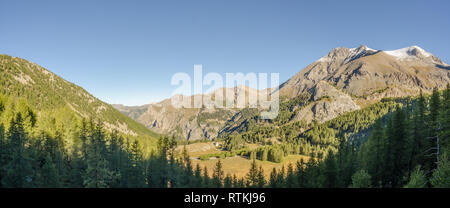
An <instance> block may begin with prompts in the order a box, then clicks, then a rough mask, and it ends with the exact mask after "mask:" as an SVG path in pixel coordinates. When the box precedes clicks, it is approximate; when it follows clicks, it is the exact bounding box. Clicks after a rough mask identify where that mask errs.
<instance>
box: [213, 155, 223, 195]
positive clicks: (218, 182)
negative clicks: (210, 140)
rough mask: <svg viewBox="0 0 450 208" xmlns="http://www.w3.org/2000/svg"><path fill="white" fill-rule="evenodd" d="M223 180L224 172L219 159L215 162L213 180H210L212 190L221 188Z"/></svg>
mask: <svg viewBox="0 0 450 208" xmlns="http://www.w3.org/2000/svg"><path fill="white" fill-rule="evenodd" d="M223 178H224V172H223V169H222V162H221V161H220V159H219V160H217V163H216V166H215V168H214V172H213V178H212V186H213V187H214V188H221V187H222V183H223Z"/></svg>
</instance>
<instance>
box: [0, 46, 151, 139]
mask: <svg viewBox="0 0 450 208" xmlns="http://www.w3.org/2000/svg"><path fill="white" fill-rule="evenodd" d="M0 94H4V95H8V96H10V97H12V98H23V99H25V100H26V101H27V102H28V103H29V104H30V105H31V106H33V107H34V110H36V111H37V113H39V114H41V113H42V114H53V112H55V111H57V112H59V111H64V112H67V113H69V114H70V113H72V112H73V113H75V114H77V115H78V116H81V117H85V118H89V117H96V118H98V119H101V121H102V123H103V125H104V128H105V129H107V130H109V131H112V130H117V131H119V132H121V133H123V134H127V135H130V136H138V135H139V136H144V135H148V136H151V137H157V134H155V133H153V132H151V131H150V130H148V129H147V128H145V126H143V125H142V124H139V123H138V122H136V121H134V120H133V119H131V118H129V117H127V116H125V115H123V114H122V113H120V112H118V111H117V110H116V109H115V108H113V107H112V106H111V105H109V104H107V103H104V102H102V101H100V100H98V99H97V98H95V97H94V96H92V95H91V94H89V93H88V92H87V91H86V90H84V89H83V88H81V87H79V86H77V85H75V84H73V83H70V82H68V81H66V80H64V79H62V78H61V77H59V76H57V75H55V74H53V73H52V72H50V71H48V70H47V69H44V68H43V67H40V66H38V65H36V64H34V63H31V62H29V61H27V60H24V59H21V58H16V57H11V56H8V55H0Z"/></svg>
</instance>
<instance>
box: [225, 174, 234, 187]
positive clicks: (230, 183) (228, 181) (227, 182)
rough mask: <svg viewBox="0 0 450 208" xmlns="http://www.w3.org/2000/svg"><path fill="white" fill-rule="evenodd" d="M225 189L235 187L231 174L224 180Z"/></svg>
mask: <svg viewBox="0 0 450 208" xmlns="http://www.w3.org/2000/svg"><path fill="white" fill-rule="evenodd" d="M223 187H224V188H232V187H233V178H232V177H231V175H230V174H227V175H226V176H225V178H224V179H223Z"/></svg>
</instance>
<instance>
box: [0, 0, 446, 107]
mask: <svg viewBox="0 0 450 208" xmlns="http://www.w3.org/2000/svg"><path fill="white" fill-rule="evenodd" d="M361 44H365V45H367V46H368V47H370V48H373V49H381V50H392V49H398V48H403V47H407V46H411V45H418V46H420V47H422V48H423V49H425V50H427V51H429V52H431V53H433V54H434V55H436V56H438V57H439V58H441V59H442V60H443V61H444V62H446V63H450V1H446V0H442V1H437V0H431V1H430V0H426V1H414V0H408V1H399V0H395V1H350V0H345V1H334V0H330V1H320V0H319V1H300V0H299V1H283V0H281V1H275V0H273V1H262V0H255V1H250V0H238V1H231V0H227V1H225V0H222V1H220V0H205V1H196V0H189V1H187V0H180V1H171V0H161V1H136V0H131V1H111V0H109V1H100V0H89V1H80V0H77V1H61V0H58V1H45V0H44V1H42V0H40V1H34V0H30V1H21V0H14V1H11V0H0V54H8V55H12V56H17V57H21V58H25V59H27V60H30V61H33V62H35V63H37V64H39V65H41V66H43V67H45V68H47V69H49V70H50V71H52V72H54V73H56V74H57V75H60V76H62V77H63V78H64V79H66V80H69V81H71V82H73V83H75V84H77V85H80V86H82V87H83V88H85V89H86V90H88V91H89V92H90V93H91V94H93V95H94V96H96V97H98V98H100V99H101V100H103V101H106V102H109V103H121V104H126V105H141V104H147V103H150V102H154V101H159V100H162V99H164V98H167V97H169V96H170V95H171V93H172V92H173V90H174V89H175V88H176V87H174V86H171V85H170V79H171V77H172V75H173V74H174V73H176V72H187V73H193V66H194V64H202V65H203V71H204V73H207V72H218V73H221V74H224V73H226V72H244V73H247V72H279V73H280V81H281V82H283V81H286V80H287V79H288V78H289V77H291V76H292V75H294V74H296V73H297V72H298V71H300V70H301V69H303V68H304V67H305V66H307V65H308V64H310V63H312V62H313V61H315V60H317V59H319V58H320V57H322V56H324V55H326V54H327V53H328V52H329V51H330V50H331V49H333V48H335V47H339V46H343V47H349V48H353V47H357V46H359V45H361ZM206 88H207V87H206Z"/></svg>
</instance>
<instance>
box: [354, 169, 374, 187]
mask: <svg viewBox="0 0 450 208" xmlns="http://www.w3.org/2000/svg"><path fill="white" fill-rule="evenodd" d="M371 183H372V181H371V177H370V175H369V173H368V172H367V171H366V170H359V171H357V172H356V173H355V174H354V175H353V176H352V186H351V187H352V188H370V187H371Z"/></svg>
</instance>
